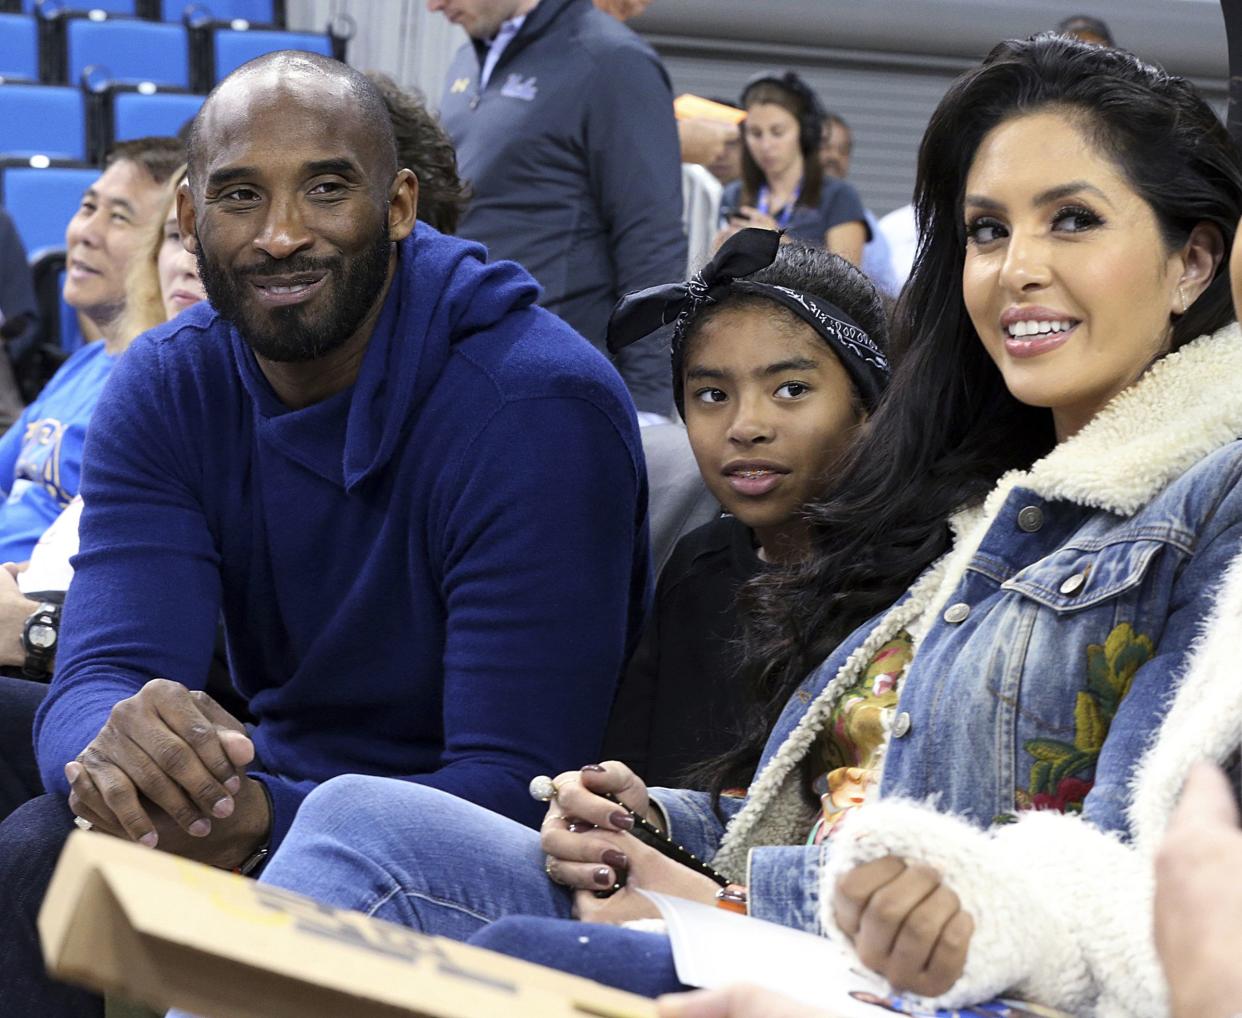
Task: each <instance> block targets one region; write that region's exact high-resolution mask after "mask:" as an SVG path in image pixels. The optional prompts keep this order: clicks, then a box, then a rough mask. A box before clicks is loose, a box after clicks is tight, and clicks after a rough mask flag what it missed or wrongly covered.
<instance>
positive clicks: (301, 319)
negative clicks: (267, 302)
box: [197, 231, 391, 363]
mask: <svg viewBox="0 0 1242 1018" xmlns="http://www.w3.org/2000/svg"><path fill="white" fill-rule="evenodd" d="M390 251H391V244H390V242H389V240H388V235H387V231H385V232H384V234H383V235H382V236H379V237H376V239H375V241H374V242H373V243H372V244H371V245H370V246H369V247H367V248H365V249H364V250H363V251H362V253H361V254H359V255H357V256H355V257H353V258H349V259H346V258H344V257H342V256H340V255H337V256H336V257H334V258H312V257H310V256H308V255H293V256H292V257H289V258H284V259H277V258H268V257H264V260H263V262H262V263H260V264H257V265H248V266H246V268H245V269H243V270H241V271H238V272H230V271H229V270H228V269H226V268H225V267H224V266H222V265H220V264H219V263H218V262H215V261H213V260H212V259H211V257H210V256H209V255H208V253H207V245H205V244H203V243H202V242H201V240H200V242H199V245H198V252H197V260H198V274H199V278H201V279H202V281H203V288H204V289H205V290H206V291H207V299H208V300H209V301H210V302H211V305H212V307H214V308H215V309H216V310H217V311H218V312H219V313H220V315H221V316H222V317H223V318H225V319H227V320H228V321H230V322H232V323H233V325H234V326H235V327H236V329H237V331H238V332H239V333H241V337H242V339H244V340H245V341H246V343H247V344H248V345H249V347H250V349H252V350H253V351H254V352H255V353H256V354H258V355H259V356H260V357H263V358H265V359H266V360H269V361H282V362H286V363H297V362H305V361H313V360H316V359H318V358H320V357H323V356H325V355H326V354H328V353H331V352H332V351H333V350H335V349H336V348H337V347H339V346H341V345H343V344H344V343H345V341H346V340H347V339H349V337H350V336H352V335H353V334H354V332H355V331H356V330H357V328H358V326H359V325H360V324H362V320H363V319H364V318H365V317H366V316H367V312H369V311H370V310H371V308H372V306H373V305H374V304H375V301H376V298H378V297H379V294H380V291H381V290H383V288H384V282H385V280H386V279H387V277H388V260H389V254H390ZM308 272H326V273H328V274H329V277H330V278H329V284H330V285H332V280H335V285H332V288H331V289H330V290H329V292H328V293H327V294H326V295H325V296H326V298H327V300H326V302H323V301H321V304H325V303H326V308H325V310H322V311H319V312H315V311H312V310H310V309H309V308H308V307H307V306H306V305H305V304H292V305H290V306H288V307H275V308H269V309H266V310H264V309H260V308H259V307H258V298H257V296H256V295H255V294H254V287H253V286H252V285H251V283H250V282H249V280H250V279H251V278H252V277H254V276H292V275H295V274H299V273H308ZM248 291H249V292H248Z"/></svg>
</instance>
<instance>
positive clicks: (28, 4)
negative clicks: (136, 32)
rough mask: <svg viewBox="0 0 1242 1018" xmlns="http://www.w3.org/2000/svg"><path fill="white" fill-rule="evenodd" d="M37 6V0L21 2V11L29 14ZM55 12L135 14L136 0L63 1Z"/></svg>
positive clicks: (23, 0)
mask: <svg viewBox="0 0 1242 1018" xmlns="http://www.w3.org/2000/svg"><path fill="white" fill-rule="evenodd" d="M38 6H39V0H22V10H24V11H27V12H28V13H30V14H33V13H34V12H35V9H36V8H37V7H38ZM56 6H57V10H63V11H66V12H68V13H75V12H77V11H107V12H108V13H109V14H130V15H133V14H137V13H138V10H137V7H138V0H65V2H64V3H63V4H57V5H56Z"/></svg>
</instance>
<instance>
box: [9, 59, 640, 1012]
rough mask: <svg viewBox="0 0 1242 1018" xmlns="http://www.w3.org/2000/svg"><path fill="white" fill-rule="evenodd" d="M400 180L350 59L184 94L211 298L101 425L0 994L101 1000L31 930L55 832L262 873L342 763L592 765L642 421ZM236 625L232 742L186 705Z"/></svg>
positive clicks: (193, 232) (634, 621) (505, 777)
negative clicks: (309, 799) (52, 976)
mask: <svg viewBox="0 0 1242 1018" xmlns="http://www.w3.org/2000/svg"><path fill="white" fill-rule="evenodd" d="M417 200H418V183H417V180H416V178H415V177H414V175H413V174H412V173H411V172H410V171H409V170H406V169H401V170H398V163H397V156H396V146H395V144H394V140H393V133H392V127H391V124H390V121H389V117H388V111H387V109H386V107H385V105H384V101H383V99H382V97H381V96H380V95H379V93H378V92H377V91H376V89H375V87H374V85H372V84H371V82H369V81H368V80H367V79H366V78H365V77H364V76H362V75H361V74H359V73H358V72H356V71H354V70H352V69H351V68H348V67H346V66H345V65H344V64H340V63H337V62H336V61H333V60H329V59H327V58H325V57H320V56H315V55H312V54H307V53H292V52H283V53H276V54H271V55H268V56H265V57H261V58H259V59H258V60H255V61H252V62H251V63H249V64H246V65H244V66H243V67H242V68H240V69H239V70H237V71H236V72H234V73H233V74H232V75H230V76H229V77H228V78H226V79H225V80H224V81H223V82H221V83H220V84H219V85H218V86H217V87H216V89H215V90H214V91H213V92H212V94H211V95H210V96H209V97H208V99H207V101H206V103H204V105H203V107H202V110H201V111H200V112H199V115H198V117H197V118H196V120H195V124H194V129H193V132H192V135H191V139H190V153H189V177H188V181H187V183H186V184H183V185H182V190H181V191H180V193H179V195H178V217H179V220H180V227H181V235H182V237H183V238H185V240H184V243H185V244H186V246H187V247H188V248H189V249H190V250H192V251H194V252H195V253H196V254H197V256H198V260H199V268H200V274H201V277H202V280H203V284H204V286H205V287H206V290H207V295H208V298H209V299H210V301H211V304H210V305H209V304H207V303H203V304H200V305H198V306H197V307H194V308H191V309H189V310H188V311H186V312H185V313H184V314H182V315H180V316H179V317H178V318H176V319H175V320H173V321H172V322H169V323H168V324H167V325H165V326H161V327H159V328H157V329H154V330H152V331H151V332H149V333H147V334H145V335H144V336H143V337H142V338H140V339H139V340H138V341H137V342H135V344H134V345H133V347H131V349H130V351H129V352H128V353H127V354H126V356H125V357H124V358H123V359H122V360H121V362H120V363H119V364H118V365H117V367H116V370H115V371H114V372H113V376H112V378H111V380H110V382H109V385H108V389H107V391H106V392H105V393H104V396H103V398H102V399H101V400H100V403H99V406H98V407H97V409H96V412H95V418H94V420H93V421H92V424H91V430H90V440H89V441H88V443H87V456H86V460H85V465H86V470H85V473H84V478H83V494H84V498H85V503H86V508H85V511H84V513H83V517H82V525H81V552H80V553H79V555H78V556H77V558H76V559H75V563H74V564H75V569H76V572H75V575H74V581H73V585H72V586H71V587H70V589H69V595H68V599H67V601H66V604H65V618H64V629H63V636H62V647H61V651H60V656H59V658H58V661H57V669H56V675H55V678H54V679H53V682H52V685H51V689H50V692H49V693H48V696H47V699H46V700H45V701H44V703H43V705H42V707H41V708H40V711H39V714H38V717H37V719H36V722H35V743H36V750H37V757H38V765H39V771H40V773H41V774H42V777H43V782H44V785H45V787H46V788H47V789H48V790H49V794H47V795H44V796H41V797H40V798H37V799H33V800H31V801H30V802H28V803H26V804H25V805H24V806H22V807H21V808H19V809H18V810H16V811H15V812H14V813H12V814H11V815H10V816H9V817H8V819H7V820H5V821H4V822H3V823H2V824H0V942H2V943H3V944H4V949H3V950H0V1002H3V1004H4V1006H5V1007H7V1008H8V1010H4V1008H0V1013H2V1014H4V1015H9V1014H13V1015H39V1016H40V1018H50V1016H62V1015H100V1014H102V1007H101V1004H100V1002H99V1001H98V999H97V998H93V997H91V996H90V995H89V994H85V993H82V992H80V991H76V990H71V989H69V988H68V987H64V986H60V985H57V984H53V983H51V982H50V981H48V980H47V978H46V977H45V976H44V975H43V973H42V965H41V961H40V954H39V946H38V941H37V937H36V934H35V927H34V923H35V916H36V914H37V910H38V907H39V904H40V901H41V899H42V895H43V893H44V889H45V888H46V885H47V881H48V879H49V878H50V875H51V868H52V865H53V863H54V861H55V858H56V854H57V850H58V848H59V846H60V844H61V842H63V840H64V838H65V837H66V835H67V833H68V832H69V831H70V830H72V829H73V824H74V822H75V821H74V817H75V816H76V818H77V822H78V823H79V826H81V825H86V826H93V827H94V828H96V829H97V830H101V831H103V832H105V833H107V834H110V835H113V836H116V837H122V838H126V839H129V840H132V841H136V842H139V843H141V844H145V845H148V846H153V847H156V848H158V849H160V850H162V851H167V852H172V853H174V854H177V855H181V856H185V857H187V858H191V859H196V860H199V861H202V862H206V863H209V864H211V865H215V866H219V867H221V868H225V869H235V870H239V871H241V872H255V871H256V870H257V868H258V867H260V866H261V865H262V864H263V862H264V860H265V859H266V857H267V854H268V853H269V852H271V851H272V850H274V849H275V847H276V846H278V845H279V843H280V841H281V839H282V838H283V837H284V834H285V832H286V831H287V830H288V828H289V825H290V823H291V822H292V820H293V815H294V813H295V812H296V811H297V808H298V806H299V804H300V803H301V801H302V799H303V798H304V797H305V796H306V795H307V794H308V793H309V792H310V790H311V789H312V788H314V787H315V786H316V785H317V784H318V783H319V782H322V781H325V780H327V779H328V778H330V777H333V776H336V775H339V774H345V773H361V774H379V775H386V776H389V777H399V778H403V779H405V780H408V781H413V782H419V783H423V784H427V785H431V786H433V787H435V788H438V789H441V790H443V791H446V792H450V793H452V794H454V795H458V796H461V797H462V798H465V799H468V800H470V801H471V802H474V803H478V804H480V805H483V806H486V807H488V808H489V809H492V810H495V811H497V812H500V813H504V814H507V815H509V816H511V817H514V818H515V819H519V820H523V821H526V822H529V823H532V824H534V823H537V822H538V818H539V809H538V805H539V804H537V803H534V802H533V801H532V800H531V799H530V797H529V795H528V794H527V783H528V782H529V780H530V778H531V776H532V775H534V774H538V773H540V772H547V771H548V770H549V768H557V767H559V768H563V767H567V766H571V765H573V764H577V763H580V762H581V761H582V760H585V759H590V758H591V757H592V756H593V755H594V754H596V753H597V752H598V749H599V745H600V742H601V737H602V733H603V728H604V721H605V717H606V715H607V712H608V708H609V705H610V703H611V700H612V693H613V687H614V685H615V682H616V678H617V675H618V674H619V672H620V669H621V666H622V663H623V662H624V660H625V657H626V654H627V651H628V648H629V646H630V644H631V643H632V641H633V637H634V634H635V631H636V627H637V626H638V625H639V624H640V622H641V619H640V612H641V607H642V604H643V601H644V598H645V594H646V589H647V539H646V511H645V510H646V487H645V477H644V470H643V461H642V453H641V448H640V443H639V437H638V429H637V427H636V424H635V421H634V415H633V409H632V407H631V405H630V402H629V399H628V397H627V395H626V393H625V390H624V388H623V386H622V385H621V382H620V379H618V378H617V376H616V373H615V372H614V371H613V370H612V369H611V368H610V367H609V366H608V365H607V363H606V362H605V361H604V360H603V358H602V357H600V355H599V354H598V353H596V352H595V351H594V350H592V349H591V348H590V346H588V345H587V344H586V343H585V342H583V341H582V339H581V338H580V337H578V336H576V335H575V334H574V333H573V332H572V330H570V329H569V328H568V327H567V326H565V325H564V323H562V322H561V321H559V320H558V319H556V318H555V317H554V316H552V315H550V314H548V313H547V312H545V311H543V310H541V309H539V308H537V307H534V306H533V305H534V300H535V297H536V295H537V292H538V291H537V287H536V286H535V284H534V281H533V280H532V279H531V278H530V276H528V275H527V274H526V272H525V271H524V270H522V269H521V268H520V267H519V266H517V265H514V264H512V263H501V264H492V265H488V264H485V263H484V260H483V259H484V252H483V250H482V248H480V247H479V246H478V245H476V244H471V243H468V242H465V241H460V240H457V239H454V238H451V237H445V236H443V235H441V234H439V233H437V232H435V231H434V230H432V229H431V228H430V227H427V226H425V225H420V226H418V228H417V230H416V229H415V209H416V206H417ZM221 612H223V616H224V625H225V635H226V641H227V644H228V650H229V660H230V663H231V665H232V672H233V679H234V683H235V685H236V686H237V689H238V691H239V692H240V693H241V694H242V695H243V696H244V697H246V698H247V699H248V701H249V709H250V712H251V714H252V715H253V716H254V719H255V721H254V724H253V726H252V727H250V728H246V727H244V726H242V725H241V724H240V723H239V722H238V720H237V719H236V718H234V717H231V716H230V715H229V714H228V713H227V712H226V711H225V710H224V709H223V708H222V707H220V706H219V705H218V704H216V703H215V702H214V701H212V700H211V699H210V698H209V697H207V696H206V695H205V694H203V693H202V692H201V689H202V687H203V684H204V682H205V680H206V677H207V669H208V663H209V661H210V658H211V652H212V644H213V642H214V637H215V633H216V623H217V619H218V618H219V617H220V614H221ZM0 688H2V687H0ZM4 710H5V704H4V703H3V702H2V701H0V713H3V712H4ZM15 751H16V750H15V749H10V747H0V752H4V753H10V752H15Z"/></svg>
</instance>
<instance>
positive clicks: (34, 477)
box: [0, 341, 116, 562]
mask: <svg viewBox="0 0 1242 1018" xmlns="http://www.w3.org/2000/svg"><path fill="white" fill-rule="evenodd" d="M115 363H116V357H115V356H112V355H111V354H109V353H107V352H106V351H105V349H104V344H103V342H102V341H99V342H95V343H88V344H87V345H86V346H84V347H82V349H80V350H78V351H77V352H76V353H75V354H74V355H73V356H72V357H70V358H69V359H68V360H67V361H65V363H64V364H62V365H61V368H60V370H59V371H57V372H56V374H55V375H53V376H52V379H51V381H49V382H48V383H47V385H46V386H45V387H44V389H43V391H42V392H41V393H39V395H38V396H37V397H36V398H35V401H34V402H33V403H31V404H30V406H28V407H26V409H25V411H23V413H22V415H21V417H19V418H18V419H17V420H16V421H15V422H14V423H13V426H12V427H11V428H9V430H8V431H7V432H5V434H4V437H3V438H0V485H2V486H3V489H4V494H5V499H4V502H3V503H0V562H24V561H25V560H26V559H28V558H30V552H31V551H32V550H33V548H34V546H35V543H36V542H37V541H38V540H39V536H40V535H41V534H42V533H43V531H45V530H46V529H47V528H48V527H49V526H51V524H52V521H53V520H55V519H56V517H57V516H59V515H60V512H61V510H62V509H64V508H65V506H67V505H68V504H69V501H70V499H72V498H73V496H74V495H76V494H77V493H78V482H79V479H80V478H81V474H82V440H83V439H84V438H85V437H86V425H87V424H88V423H89V421H90V419H91V414H92V413H93V412H94V410H95V404H96V403H97V402H98V401H99V394H100V393H101V392H102V391H103V387H104V382H106V381H107V380H108V375H109V374H110V373H111V371H112V366H113V365H114V364H115Z"/></svg>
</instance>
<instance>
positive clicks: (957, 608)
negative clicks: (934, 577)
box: [944, 601, 970, 625]
mask: <svg viewBox="0 0 1242 1018" xmlns="http://www.w3.org/2000/svg"><path fill="white" fill-rule="evenodd" d="M969 617H970V605H968V604H967V603H966V602H965V601H958V602H957V604H952V605H949V607H948V608H947V609H946V610H945V613H944V620H945V622H948V623H950V624H951V625H957V624H958V623H959V622H965V621H966V620H967V619H968V618H969Z"/></svg>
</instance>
